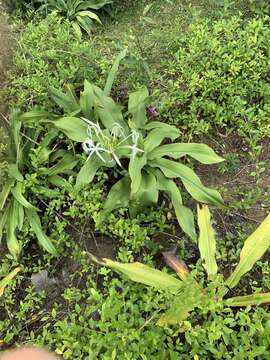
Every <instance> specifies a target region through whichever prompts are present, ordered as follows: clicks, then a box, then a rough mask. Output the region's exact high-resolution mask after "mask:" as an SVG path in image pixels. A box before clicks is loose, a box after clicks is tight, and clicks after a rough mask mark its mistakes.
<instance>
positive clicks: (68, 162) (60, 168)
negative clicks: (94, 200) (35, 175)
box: [40, 152, 78, 176]
mask: <svg viewBox="0 0 270 360" xmlns="http://www.w3.org/2000/svg"><path fill="white" fill-rule="evenodd" d="M77 163H78V159H76V158H75V157H74V156H73V155H72V154H70V153H68V152H67V153H65V154H64V155H63V156H62V158H61V159H60V160H59V161H58V163H56V164H55V165H54V166H52V167H50V168H49V169H46V170H43V171H40V173H41V174H43V175H48V176H53V175H57V174H60V173H65V172H67V171H69V170H72V169H73V168H74V167H75V166H76V165H77Z"/></svg>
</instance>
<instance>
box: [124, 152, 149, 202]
mask: <svg viewBox="0 0 270 360" xmlns="http://www.w3.org/2000/svg"><path fill="white" fill-rule="evenodd" d="M146 162H147V159H146V156H145V154H143V155H142V156H135V158H134V159H131V160H130V162H129V166H128V172H129V176H130V179H131V197H132V196H133V195H134V194H136V192H137V191H138V190H139V187H140V185H141V181H142V169H143V167H144V166H145V165H146Z"/></svg>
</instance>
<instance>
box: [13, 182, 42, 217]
mask: <svg viewBox="0 0 270 360" xmlns="http://www.w3.org/2000/svg"><path fill="white" fill-rule="evenodd" d="M22 191H23V184H22V183H20V182H17V184H16V186H15V187H13V188H12V189H11V192H12V195H13V196H14V198H15V199H16V200H17V201H18V202H19V203H20V204H22V206H23V207H25V208H27V209H33V210H34V209H36V208H35V206H33V205H32V204H30V202H29V201H27V200H26V198H25V197H24V196H23V194H22Z"/></svg>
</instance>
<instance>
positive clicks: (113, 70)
mask: <svg viewBox="0 0 270 360" xmlns="http://www.w3.org/2000/svg"><path fill="white" fill-rule="evenodd" d="M126 55H127V49H124V50H122V51H121V52H120V54H119V55H118V56H117V58H116V59H115V61H114V63H113V66H112V68H111V70H110V72H109V75H108V78H107V81H106V84H105V87H104V94H105V95H106V96H109V95H110V92H111V90H112V85H113V82H114V80H115V78H116V74H117V71H118V69H119V65H120V62H121V61H122V60H123V59H124V58H125V57H126Z"/></svg>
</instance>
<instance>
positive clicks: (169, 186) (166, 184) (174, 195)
mask: <svg viewBox="0 0 270 360" xmlns="http://www.w3.org/2000/svg"><path fill="white" fill-rule="evenodd" d="M155 173H156V178H157V184H158V189H159V190H161V191H165V192H167V193H168V194H169V196H170V198H171V200H172V205H173V207H174V210H175V215H176V217H177V220H178V223H179V225H180V227H181V228H182V229H183V231H184V232H185V233H186V234H187V235H188V236H190V237H191V239H192V240H194V241H195V240H196V239H197V235H196V231H195V224H194V215H193V213H192V211H191V210H190V209H189V208H187V207H186V206H184V205H183V202H182V196H181V193H180V191H179V189H178V187H177V186H176V184H175V182H174V181H173V180H170V179H167V178H166V177H165V176H164V175H163V174H162V172H160V171H159V170H156V172H155Z"/></svg>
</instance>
